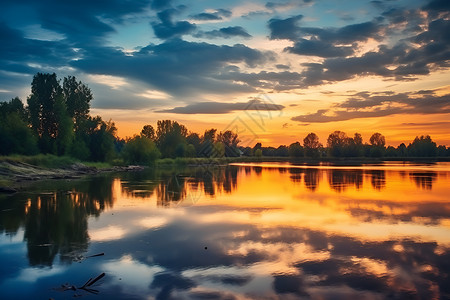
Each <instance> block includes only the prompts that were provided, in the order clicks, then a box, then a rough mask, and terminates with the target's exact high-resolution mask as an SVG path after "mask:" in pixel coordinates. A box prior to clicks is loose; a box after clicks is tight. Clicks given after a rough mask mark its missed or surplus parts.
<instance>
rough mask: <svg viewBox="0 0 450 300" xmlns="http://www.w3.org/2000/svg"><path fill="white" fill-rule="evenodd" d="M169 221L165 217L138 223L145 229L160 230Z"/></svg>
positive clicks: (150, 218) (147, 219) (151, 218)
mask: <svg viewBox="0 0 450 300" xmlns="http://www.w3.org/2000/svg"><path fill="white" fill-rule="evenodd" d="M168 221H169V220H168V219H167V218H165V217H148V218H144V219H142V220H139V221H138V223H139V225H141V226H144V227H145V228H158V227H161V226H163V225H165V224H167V223H168Z"/></svg>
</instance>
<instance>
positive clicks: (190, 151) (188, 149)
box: [186, 144, 197, 157]
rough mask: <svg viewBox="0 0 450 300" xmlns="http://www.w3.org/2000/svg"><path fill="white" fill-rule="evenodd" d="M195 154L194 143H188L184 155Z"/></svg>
mask: <svg viewBox="0 0 450 300" xmlns="http://www.w3.org/2000/svg"><path fill="white" fill-rule="evenodd" d="M196 155H197V151H196V150H195V147H194V145H192V144H189V145H187V147H186V157H195V156H196Z"/></svg>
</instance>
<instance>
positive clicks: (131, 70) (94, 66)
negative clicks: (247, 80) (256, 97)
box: [71, 39, 272, 97]
mask: <svg viewBox="0 0 450 300" xmlns="http://www.w3.org/2000/svg"><path fill="white" fill-rule="evenodd" d="M271 56H272V55H271V54H270V53H267V52H261V51H258V50H255V49H252V48H249V47H247V46H244V45H242V44H236V45H234V46H227V45H222V46H218V45H213V44H208V43H204V42H202V43H196V42H187V41H183V40H180V39H171V40H167V41H165V42H163V43H161V44H159V45H153V44H151V45H148V46H147V47H144V48H142V49H141V50H140V51H139V52H135V53H133V55H131V56H130V55H126V54H125V53H123V52H122V51H120V49H116V48H112V47H98V48H90V49H85V51H83V53H82V58H81V59H79V60H76V61H72V62H71V66H72V67H74V68H77V69H79V70H82V71H83V72H87V73H92V74H109V75H112V76H118V77H126V78H130V79H135V80H138V81H141V82H143V83H145V84H147V85H148V86H150V87H151V88H153V89H157V90H160V91H163V92H166V93H169V94H171V95H179V96H183V97H186V96H188V95H189V94H193V93H194V92H208V93H210V92H212V93H219V94H223V93H230V92H233V93H234V92H244V91H245V92H254V91H255V89H254V88H253V87H250V86H248V85H243V84H237V83H235V82H234V81H233V79H232V78H231V79H230V80H223V79H222V78H221V77H220V76H219V75H222V74H227V73H229V72H230V71H229V70H228V69H227V66H228V65H229V64H230V63H243V64H245V65H247V66H249V67H255V66H258V65H261V64H263V63H265V62H266V61H267V60H268V59H271ZM112 62H114V63H112Z"/></svg>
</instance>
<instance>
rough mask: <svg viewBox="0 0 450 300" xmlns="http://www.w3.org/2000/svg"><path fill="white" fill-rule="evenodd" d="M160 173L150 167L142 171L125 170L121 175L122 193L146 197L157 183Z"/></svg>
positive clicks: (151, 192)
mask: <svg viewBox="0 0 450 300" xmlns="http://www.w3.org/2000/svg"><path fill="white" fill-rule="evenodd" d="M159 177H160V174H157V172H156V170H155V169H153V168H151V169H147V170H146V171H143V172H127V173H124V174H122V175H121V178H120V179H121V186H122V193H124V194H125V195H127V196H128V197H138V198H141V199H148V198H149V197H151V196H152V195H153V192H154V191H155V189H156V187H157V186H158V185H159V183H160V182H159Z"/></svg>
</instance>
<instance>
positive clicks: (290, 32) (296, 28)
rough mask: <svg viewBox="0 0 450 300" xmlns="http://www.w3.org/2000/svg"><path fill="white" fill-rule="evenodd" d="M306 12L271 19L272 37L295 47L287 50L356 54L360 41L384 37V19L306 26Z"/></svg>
mask: <svg viewBox="0 0 450 300" xmlns="http://www.w3.org/2000/svg"><path fill="white" fill-rule="evenodd" d="M302 19H303V16H302V15H298V16H294V17H290V18H287V19H271V20H269V23H268V26H269V29H270V39H288V40H291V41H292V42H294V46H293V47H286V48H285V51H288V52H291V53H295V54H299V55H306V56H319V57H346V56H350V55H352V54H354V52H355V50H356V48H357V44H356V42H363V41H367V40H368V39H369V38H373V39H376V40H381V39H382V37H381V29H382V26H381V25H380V24H379V22H380V21H381V19H379V20H376V21H370V22H364V23H358V24H351V25H347V26H344V27H341V28H318V27H303V26H300V25H299V22H300V21H301V20H302Z"/></svg>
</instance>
